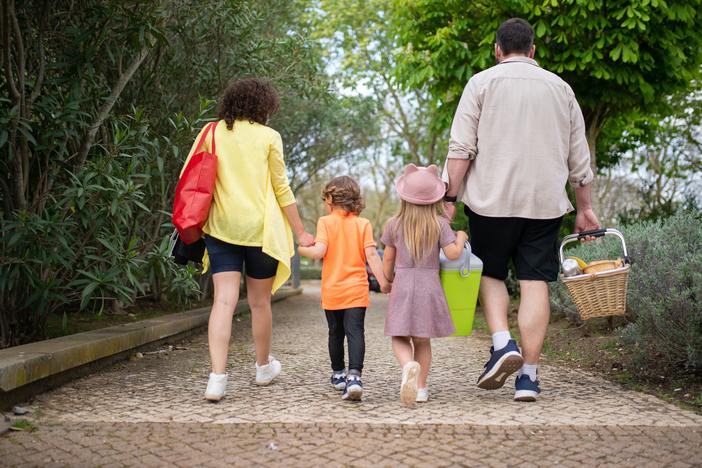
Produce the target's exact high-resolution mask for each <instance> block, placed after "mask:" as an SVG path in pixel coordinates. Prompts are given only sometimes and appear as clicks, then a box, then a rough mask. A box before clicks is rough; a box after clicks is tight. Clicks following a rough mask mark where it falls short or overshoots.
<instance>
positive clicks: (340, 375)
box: [329, 371, 346, 391]
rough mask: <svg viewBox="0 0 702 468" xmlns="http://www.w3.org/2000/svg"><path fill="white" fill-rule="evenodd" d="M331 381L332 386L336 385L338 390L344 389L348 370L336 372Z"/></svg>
mask: <svg viewBox="0 0 702 468" xmlns="http://www.w3.org/2000/svg"><path fill="white" fill-rule="evenodd" d="M329 380H330V381H331V384H332V387H334V388H335V389H337V390H340V391H341V390H343V389H345V388H346V371H343V372H334V373H333V374H332V376H331V379H329Z"/></svg>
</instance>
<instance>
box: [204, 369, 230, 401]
mask: <svg viewBox="0 0 702 468" xmlns="http://www.w3.org/2000/svg"><path fill="white" fill-rule="evenodd" d="M226 394H227V374H215V373H210V380H208V381H207V389H206V390H205V400H209V401H219V400H221V399H222V398H223V397H224V395H226Z"/></svg>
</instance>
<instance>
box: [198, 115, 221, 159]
mask: <svg viewBox="0 0 702 468" xmlns="http://www.w3.org/2000/svg"><path fill="white" fill-rule="evenodd" d="M218 123H219V122H210V123H209V124H208V125H207V127H206V128H205V132H204V133H203V134H202V136H201V137H200V141H199V142H198V143H197V149H196V150H195V153H197V152H198V151H200V148H202V144H203V143H204V142H205V138H207V134H208V133H210V130H211V131H212V145H211V149H212V150H211V151H210V152H211V153H212V154H217V152H216V151H215V128H217V124H218Z"/></svg>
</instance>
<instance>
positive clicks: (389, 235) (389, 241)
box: [380, 219, 395, 247]
mask: <svg viewBox="0 0 702 468" xmlns="http://www.w3.org/2000/svg"><path fill="white" fill-rule="evenodd" d="M394 225H395V223H394V220H392V219H391V220H390V221H388V222H387V223H386V224H385V229H384V230H383V235H382V236H380V242H382V243H383V245H385V246H387V247H395V236H393V226H394Z"/></svg>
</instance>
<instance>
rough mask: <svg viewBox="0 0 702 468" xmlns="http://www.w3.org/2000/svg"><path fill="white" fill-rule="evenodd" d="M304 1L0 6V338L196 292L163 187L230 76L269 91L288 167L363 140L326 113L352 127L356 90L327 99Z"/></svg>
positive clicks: (0, 341) (341, 152)
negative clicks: (174, 249) (256, 79)
mask: <svg viewBox="0 0 702 468" xmlns="http://www.w3.org/2000/svg"><path fill="white" fill-rule="evenodd" d="M306 6H307V4H306V2H303V1H298V0H293V1H282V0H277V1H263V0H215V1H212V2H205V3H203V2H194V1H191V0H175V1H171V2H163V1H137V2H129V3H125V2H119V1H115V0H105V1H101V2H92V1H75V2H48V1H43V0H28V1H24V2H15V1H12V0H3V1H2V2H0V7H1V8H0V29H1V31H0V32H1V33H2V37H3V40H4V41H3V45H4V47H3V50H2V51H1V52H2V56H1V57H2V62H1V64H0V65H1V67H2V70H3V73H1V74H0V87H2V89H3V95H5V96H6V97H0V123H1V124H2V125H0V234H1V238H0V331H1V332H2V333H1V338H0V347H5V346H10V345H15V344H19V343H22V342H26V341H28V340H34V339H40V338H41V337H42V336H43V335H44V331H45V321H46V317H47V314H49V313H51V312H53V311H64V312H70V311H72V310H76V309H79V308H80V309H87V310H94V311H102V310H111V309H112V308H119V307H121V306H122V305H129V304H132V303H133V302H134V301H135V300H137V299H139V298H142V297H150V298H152V299H155V300H175V301H188V300H189V299H190V298H191V297H193V296H194V295H196V294H197V293H198V283H197V277H196V273H195V271H194V270H192V269H190V270H188V269H178V268H176V267H175V266H174V265H172V264H171V263H170V261H169V260H168V259H167V241H166V236H167V235H168V234H169V232H170V231H171V230H172V226H171V225H170V223H169V219H170V206H171V203H172V198H171V197H172V193H173V189H174V186H175V183H176V181H177V177H178V173H179V170H180V168H181V165H182V163H183V161H184V159H185V153H186V152H187V150H188V149H189V148H190V145H191V144H192V139H193V138H194V136H195V135H196V134H197V131H198V130H199V129H200V128H201V127H202V125H203V124H204V123H205V122H207V121H208V120H210V119H212V117H213V113H214V112H213V110H214V99H215V98H216V97H217V96H218V95H219V93H220V92H221V90H222V89H223V88H224V87H225V85H226V83H227V82H228V81H229V80H230V79H232V78H238V77H242V76H247V75H259V76H264V77H266V78H269V79H271V80H272V81H273V82H274V84H276V86H277V87H278V89H279V91H280V93H281V95H282V99H281V112H280V114H279V115H278V116H277V117H276V119H274V120H273V121H272V122H271V124H272V125H273V126H274V127H277V128H280V130H281V133H282V134H283V138H284V141H285V144H286V151H287V153H288V154H287V156H288V160H289V166H290V168H291V172H292V173H293V175H294V174H296V173H299V168H304V170H308V169H307V167H309V168H310V170H314V168H315V167H320V166H323V165H324V164H325V163H326V162H327V161H328V160H333V159H339V158H343V157H346V156H348V155H350V154H353V152H354V151H357V150H358V148H359V147H361V146H362V145H363V144H365V143H364V141H365V140H364V139H363V138H360V137H359V138H355V139H354V138H353V137H349V136H348V135H349V134H348V133H344V132H345V131H346V130H348V129H347V128H344V127H343V126H340V125H339V122H342V121H349V122H355V123H354V126H352V127H351V128H352V129H354V130H355V129H357V128H359V126H360V123H361V121H362V116H363V114H364V112H365V111H364V110H363V109H364V106H365V104H364V103H363V100H361V99H358V100H341V99H338V97H337V96H336V95H335V93H334V92H333V89H332V87H331V85H330V82H329V79H328V77H327V76H326V75H325V73H324V68H323V62H322V61H321V58H320V51H319V50H318V48H317V46H316V45H314V44H313V43H311V42H309V41H307V40H306V39H305V38H304V37H303V36H302V35H301V34H300V33H299V31H302V30H304V28H305V27H306V25H304V24H302V23H300V20H299V18H301V15H302V12H303V11H304V9H305V8H306ZM5 39H7V40H6V41H5ZM5 45H6V47H5ZM321 102H323V103H325V106H324V107H322V109H323V112H320V109H319V106H318V104H319V103H321ZM293 124H297V125H293ZM340 129H341V130H340ZM351 135H353V134H351ZM303 146H304V148H303ZM310 160H313V161H314V164H313V165H311V166H305V165H306V164H309V161H310ZM301 183H304V181H302V182H301Z"/></svg>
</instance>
